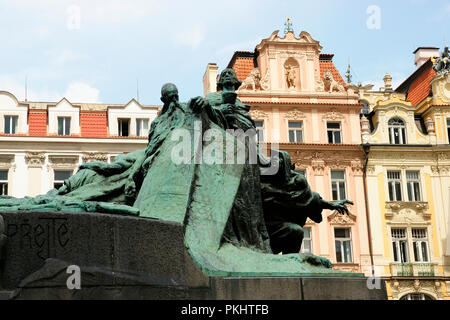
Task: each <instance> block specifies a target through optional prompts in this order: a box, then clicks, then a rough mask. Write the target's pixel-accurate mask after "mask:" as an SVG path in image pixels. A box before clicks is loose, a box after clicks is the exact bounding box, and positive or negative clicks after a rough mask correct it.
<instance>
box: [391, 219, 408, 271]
mask: <svg viewBox="0 0 450 320" xmlns="http://www.w3.org/2000/svg"><path fill="white" fill-rule="evenodd" d="M391 237H392V249H393V252H394V261H395V262H400V263H404V262H409V254H408V238H407V236H406V228H392V229H391Z"/></svg>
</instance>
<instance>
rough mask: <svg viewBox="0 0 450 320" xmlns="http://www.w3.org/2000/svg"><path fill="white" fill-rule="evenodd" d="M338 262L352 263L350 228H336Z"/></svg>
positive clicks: (335, 240) (335, 239)
mask: <svg viewBox="0 0 450 320" xmlns="http://www.w3.org/2000/svg"><path fill="white" fill-rule="evenodd" d="M334 242H335V246H336V262H339V263H352V262H353V258H352V238H351V233H350V228H335V229H334Z"/></svg>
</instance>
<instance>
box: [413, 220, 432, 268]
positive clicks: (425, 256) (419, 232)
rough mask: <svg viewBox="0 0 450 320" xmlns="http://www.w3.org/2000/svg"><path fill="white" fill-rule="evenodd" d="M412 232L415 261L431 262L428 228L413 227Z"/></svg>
mask: <svg viewBox="0 0 450 320" xmlns="http://www.w3.org/2000/svg"><path fill="white" fill-rule="evenodd" d="M411 233H412V242H413V250H414V261H416V262H429V261H430V254H429V251H428V238H427V229H425V228H420V229H419V228H413V229H412V230H411Z"/></svg>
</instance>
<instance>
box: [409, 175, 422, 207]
mask: <svg viewBox="0 0 450 320" xmlns="http://www.w3.org/2000/svg"><path fill="white" fill-rule="evenodd" d="M406 187H407V190H408V200H409V201H421V197H420V177H419V172H418V171H406Z"/></svg>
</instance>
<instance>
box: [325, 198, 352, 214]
mask: <svg viewBox="0 0 450 320" xmlns="http://www.w3.org/2000/svg"><path fill="white" fill-rule="evenodd" d="M329 204H330V206H331V208H330V209H331V210H336V211H337V212H339V213H340V214H344V213H346V214H349V213H350V211H348V208H347V206H346V205H345V204H350V205H353V202H352V201H350V200H347V199H345V200H340V201H335V202H329Z"/></svg>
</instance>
